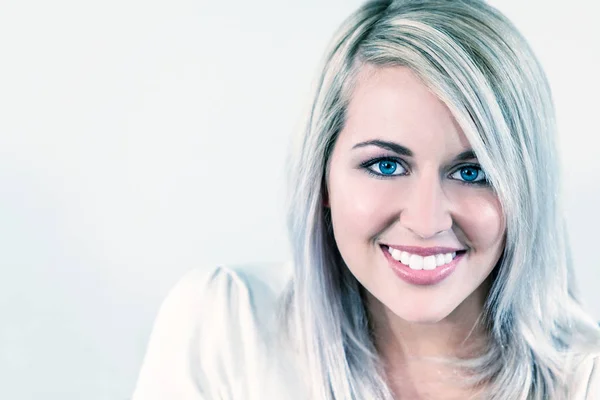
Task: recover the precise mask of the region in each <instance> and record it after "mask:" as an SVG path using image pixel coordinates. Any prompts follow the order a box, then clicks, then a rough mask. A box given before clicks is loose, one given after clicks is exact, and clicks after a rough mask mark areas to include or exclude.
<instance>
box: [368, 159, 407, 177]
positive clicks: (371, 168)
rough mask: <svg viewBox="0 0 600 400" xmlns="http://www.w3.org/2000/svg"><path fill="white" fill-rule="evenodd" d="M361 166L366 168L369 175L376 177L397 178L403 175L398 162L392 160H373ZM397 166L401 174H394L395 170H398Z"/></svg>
mask: <svg viewBox="0 0 600 400" xmlns="http://www.w3.org/2000/svg"><path fill="white" fill-rule="evenodd" d="M363 166H364V167H365V168H367V171H368V172H369V173H371V174H374V175H377V176H398V175H403V174H404V173H405V171H404V168H403V167H402V165H401V164H400V163H399V162H398V161H396V160H394V159H393V158H379V159H375V160H372V161H369V162H368V163H366V164H365V165H363ZM398 166H400V169H401V170H402V172H401V173H398V174H395V173H394V172H396V170H397V169H398Z"/></svg>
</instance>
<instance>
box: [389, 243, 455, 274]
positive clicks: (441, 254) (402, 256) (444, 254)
mask: <svg viewBox="0 0 600 400" xmlns="http://www.w3.org/2000/svg"><path fill="white" fill-rule="evenodd" d="M380 246H381V248H382V250H383V251H384V252H386V253H388V254H389V255H390V257H391V258H392V259H394V260H395V261H397V262H398V263H401V264H403V265H404V266H406V267H408V268H410V269H412V270H416V271H418V270H435V269H437V268H440V267H444V266H447V265H449V264H451V263H452V261H453V260H454V259H455V258H456V257H459V256H461V255H462V254H464V253H466V250H456V251H449V250H454V249H451V248H432V249H417V251H419V252H420V253H421V254H426V255H421V254H415V253H411V252H410V251H403V250H400V249H398V248H392V247H390V246H387V245H380ZM406 248H407V249H412V248H408V247H406ZM415 249H416V248H415Z"/></svg>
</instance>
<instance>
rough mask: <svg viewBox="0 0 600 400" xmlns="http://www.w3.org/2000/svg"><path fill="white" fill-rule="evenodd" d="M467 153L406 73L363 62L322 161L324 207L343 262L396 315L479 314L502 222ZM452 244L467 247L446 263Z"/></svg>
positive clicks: (449, 122)
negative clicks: (340, 123)
mask: <svg viewBox="0 0 600 400" xmlns="http://www.w3.org/2000/svg"><path fill="white" fill-rule="evenodd" d="M469 150H471V148H470V145H469V142H468V141H467V139H466V137H465V136H464V134H463V132H462V131H461V129H460V127H459V126H458V125H457V123H456V122H455V120H454V119H453V117H452V115H451V114H450V112H449V110H448V109H447V108H446V106H445V105H444V104H443V103H442V102H441V101H440V100H439V99H438V98H437V97H436V96H435V95H434V94H433V93H431V92H430V91H429V90H428V88H427V87H426V86H425V85H424V84H423V83H421V82H420V81H419V79H418V78H417V77H416V75H414V74H413V73H412V71H411V70H410V69H408V68H406V67H385V68H376V67H373V66H365V67H363V69H362V70H361V72H360V73H359V76H358V80H357V86H356V87H355V89H354V91H353V94H352V97H351V100H350V103H349V106H348V111H347V119H346V123H345V126H344V128H343V130H342V131H341V132H340V134H339V137H338V138H337V141H336V143H335V147H334V149H333V152H332V155H331V158H330V160H329V163H330V164H329V170H328V174H327V180H326V182H327V194H326V198H327V205H328V206H329V207H330V208H331V218H332V223H333V232H334V237H335V241H336V243H337V246H338V248H339V251H340V253H341V255H342V258H343V259H344V261H345V263H346V265H347V266H348V268H349V269H350V271H351V272H352V274H353V275H354V276H355V277H356V279H357V280H358V281H359V282H360V283H361V284H362V285H363V286H364V287H365V288H366V289H367V291H368V292H369V293H370V298H371V299H373V298H374V299H375V301H377V302H378V304H380V305H383V306H385V307H384V309H385V310H386V312H389V311H391V312H392V313H394V314H395V315H396V316H398V317H400V318H401V319H403V320H406V321H410V322H438V321H441V320H443V319H445V318H446V317H448V316H449V315H451V314H452V313H453V312H456V313H458V311H459V310H461V309H462V310H473V309H478V310H480V309H481V306H482V305H483V301H484V300H485V296H486V295H487V292H486V291H487V289H486V285H485V284H483V283H484V281H485V279H486V278H487V277H488V276H489V274H490V272H491V271H492V269H493V268H494V266H495V265H496V263H497V261H498V260H499V258H500V256H501V254H502V249H503V246H504V232H505V223H504V218H503V215H502V210H501V205H500V203H499V201H498V198H497V197H496V195H495V193H494V191H493V190H492V189H491V187H490V186H489V185H488V184H487V183H486V181H485V179H484V178H485V173H484V171H483V170H481V169H480V167H479V164H478V162H477V159H476V158H474V154H469V153H468V151H469ZM465 152H466V153H465ZM461 155H462V156H461ZM435 247H444V248H446V249H435ZM393 248H395V249H396V250H391V249H393ZM403 249H404V250H403ZM452 249H455V250H466V252H464V253H461V252H459V253H458V256H457V257H456V258H455V259H453V260H452V261H450V260H451V259H452V256H453V254H452ZM419 253H420V254H422V256H420V255H419ZM447 253H450V255H446V254H447ZM420 268H421V269H420ZM458 314H460V313H458ZM457 317H458V315H457Z"/></svg>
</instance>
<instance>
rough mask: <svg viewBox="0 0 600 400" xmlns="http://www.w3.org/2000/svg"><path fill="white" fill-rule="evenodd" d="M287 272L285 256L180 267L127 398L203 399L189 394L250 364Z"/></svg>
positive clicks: (235, 374) (233, 376) (237, 373)
mask: <svg viewBox="0 0 600 400" xmlns="http://www.w3.org/2000/svg"><path fill="white" fill-rule="evenodd" d="M290 278H291V264H290V263H263V264H260V263H255V264H240V265H231V266H218V267H212V268H196V269H193V270H191V271H189V272H188V273H186V274H185V275H184V276H183V277H182V278H181V279H180V280H179V281H178V282H177V284H175V285H174V287H173V288H172V289H171V290H170V292H169V293H168V295H167V296H166V298H165V300H164V301H163V303H162V304H161V306H160V309H159V311H158V315H157V317H156V320H155V323H154V327H153V329H152V333H151V335H150V340H149V343H148V348H147V352H146V355H145V358H144V361H143V363H142V368H141V370H140V374H139V377H138V382H137V385H136V390H135V392H134V397H133V399H134V400H137V399H158V398H161V399H162V398H185V399H188V398H189V399H196V398H198V399H200V398H204V397H194V396H195V395H197V396H200V394H199V393H200V391H201V388H203V389H202V390H203V391H206V390H209V389H207V388H209V387H211V386H214V384H220V383H223V382H224V381H226V380H230V379H238V378H239V377H240V376H242V371H241V370H240V368H244V367H252V368H254V367H256V364H257V362H260V360H259V359H260V358H261V356H260V354H259V353H256V351H257V350H258V349H259V348H260V347H261V346H262V345H263V343H264V342H265V340H268V339H267V338H265V335H266V332H269V331H270V330H271V326H272V325H273V322H274V320H275V309H276V306H277V302H278V298H279V295H280V294H281V293H282V291H283V289H284V287H285V285H286V283H287V281H288V280H289V279H290ZM244 364H246V365H244ZM214 371H221V374H220V375H219V376H212V374H213V373H214Z"/></svg>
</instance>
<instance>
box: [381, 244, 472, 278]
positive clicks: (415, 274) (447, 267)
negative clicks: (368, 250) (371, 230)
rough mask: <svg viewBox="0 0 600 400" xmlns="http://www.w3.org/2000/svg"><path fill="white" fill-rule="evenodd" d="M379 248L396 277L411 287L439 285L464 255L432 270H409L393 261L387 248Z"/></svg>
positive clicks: (460, 254) (457, 256) (398, 262)
mask: <svg viewBox="0 0 600 400" xmlns="http://www.w3.org/2000/svg"><path fill="white" fill-rule="evenodd" d="M380 247H381V250H382V251H383V254H384V255H385V257H386V258H387V259H388V261H389V263H390V266H391V267H392V270H393V271H394V272H395V273H396V275H398V276H399V277H400V278H401V279H402V280H404V281H406V282H408V283H411V284H413V285H435V284H436V283H440V282H441V281H443V280H444V279H446V278H447V277H448V276H450V274H452V272H454V270H455V269H456V266H457V265H458V263H459V262H460V260H462V258H463V256H464V255H465V254H466V253H459V254H457V255H456V257H454V259H453V260H452V261H451V262H450V263H449V264H444V265H441V266H439V267H436V268H435V269H432V270H424V269H420V270H417V269H411V268H410V267H409V266H408V265H404V264H402V263H401V262H400V261H398V260H395V259H394V258H393V257H392V255H391V254H390V252H389V251H388V248H387V246H385V247H384V246H380Z"/></svg>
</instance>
